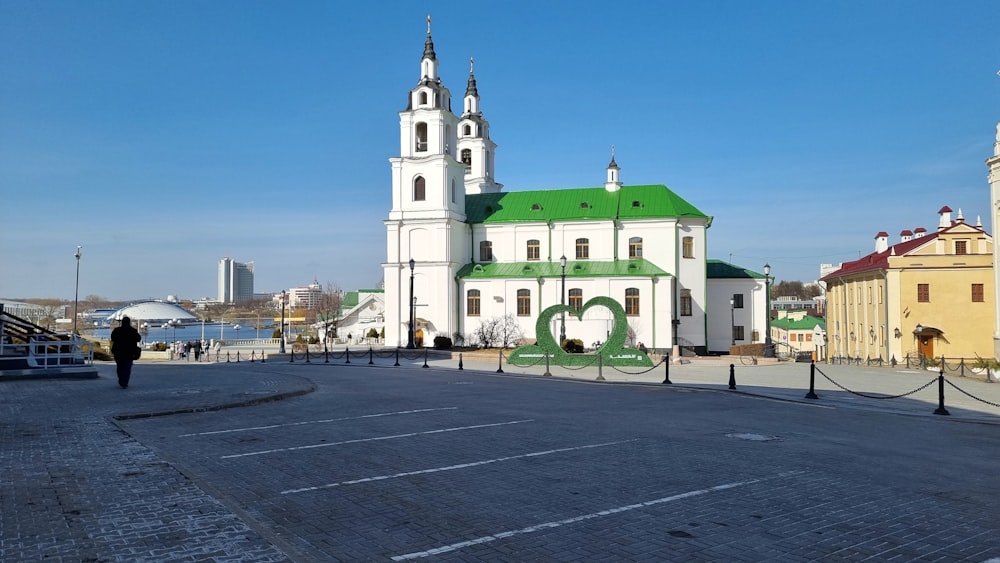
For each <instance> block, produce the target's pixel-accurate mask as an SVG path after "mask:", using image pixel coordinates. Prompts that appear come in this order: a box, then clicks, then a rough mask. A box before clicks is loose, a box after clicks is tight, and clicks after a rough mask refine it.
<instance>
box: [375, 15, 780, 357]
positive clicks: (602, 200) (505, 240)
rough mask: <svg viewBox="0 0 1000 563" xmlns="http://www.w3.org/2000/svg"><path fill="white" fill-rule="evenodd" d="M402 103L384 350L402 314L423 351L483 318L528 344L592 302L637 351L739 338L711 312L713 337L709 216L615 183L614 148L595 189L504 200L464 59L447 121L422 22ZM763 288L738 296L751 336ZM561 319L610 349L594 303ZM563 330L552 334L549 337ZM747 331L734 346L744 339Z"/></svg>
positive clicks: (727, 290) (398, 337) (723, 294)
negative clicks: (605, 304) (544, 323)
mask: <svg viewBox="0 0 1000 563" xmlns="http://www.w3.org/2000/svg"><path fill="white" fill-rule="evenodd" d="M408 100H409V101H408V104H407V107H406V109H405V110H403V111H400V112H399V124H400V138H399V140H400V156H398V157H394V158H390V159H389V160H390V162H391V164H392V209H391V210H390V212H389V217H388V219H386V220H385V226H386V234H387V238H386V243H387V253H386V261H385V262H384V263H383V265H382V267H383V274H384V284H385V285H384V288H385V343H386V345H390V346H392V345H396V346H406V345H407V344H408V336H409V334H408V330H409V323H410V318H411V315H412V317H413V318H414V320H415V326H414V332H415V333H416V339H417V340H418V342H417V344H418V345H419V344H420V342H419V341H420V340H422V341H423V342H422V344H423V345H424V346H429V345H431V342H432V340H433V338H434V337H435V336H438V335H443V336H448V337H450V338H455V336H456V335H461V336H463V337H465V338H466V339H468V338H469V337H470V336H471V335H472V334H473V333H474V332H475V330H476V328H477V327H478V326H479V325H480V322H482V321H484V320H487V319H494V318H500V317H506V316H508V315H511V316H512V317H513V318H515V319H516V320H517V322H518V324H519V326H520V329H521V332H522V334H523V336H524V337H525V338H527V339H534V338H535V336H536V335H535V324H536V320H537V319H538V316H539V313H540V312H541V311H543V310H544V309H546V308H547V307H549V306H552V305H554V304H560V302H563V300H565V303H566V304H567V305H570V306H574V307H576V308H580V307H581V306H582V305H583V304H585V303H586V302H587V300H589V299H590V298H592V297H596V296H608V297H611V298H613V299H615V300H616V301H618V302H619V303H620V304H621V305H622V307H623V308H624V310H625V313H626V316H627V319H628V325H629V326H628V331H629V334H630V336H631V340H632V344H637V343H638V342H642V343H643V344H644V345H645V346H646V347H647V348H650V349H659V350H671V349H672V348H673V347H674V346H678V345H679V346H683V347H686V348H689V349H691V350H694V351H698V352H704V351H706V350H708V349H716V350H718V349H728V346H729V344H730V338H731V337H732V339H733V340H735V335H733V334H731V332H730V330H731V329H732V330H733V332H734V333H735V332H736V331H735V328H734V327H731V326H730V315H729V314H722V311H724V313H730V310H729V309H730V307H725V308H724V309H722V311H720V313H719V314H718V315H716V317H718V318H719V319H720V320H718V321H717V322H716V323H715V324H718V327H715V328H714V329H713V328H712V323H709V322H708V314H707V300H708V297H709V294H710V293H711V290H710V284H709V283H708V280H707V277H708V276H707V275H706V265H707V261H706V257H705V250H706V231H707V229H708V228H709V226H710V225H711V222H712V218H711V217H709V216H707V215H705V214H704V213H702V212H701V211H699V210H698V209H697V208H695V207H694V206H693V205H691V204H690V203H688V202H687V201H685V200H684V199H682V198H681V197H679V196H678V195H677V194H675V193H674V192H672V191H671V190H670V189H668V188H667V187H666V186H663V185H640V186H629V185H623V184H622V182H621V179H620V176H619V171H620V170H619V167H618V165H617V164H616V163H615V158H614V151H613V150H612V156H611V162H610V164H608V166H607V176H606V179H605V182H604V185H603V186H600V187H594V188H582V189H561V190H535V191H515V192H505V191H503V184H500V183H498V182H497V181H496V168H495V157H496V149H497V145H496V143H495V142H494V141H493V140H492V139H491V138H490V124H489V121H487V120H486V118H485V117H484V115H483V113H482V111H481V109H480V98H479V92H478V90H477V88H476V78H475V74H474V68H472V65H471V61H470V69H469V78H468V82H467V85H466V89H465V96H464V97H463V100H462V113H461V115H460V116H456V115H455V113H453V112H452V106H451V93H450V92H449V91H448V89H447V88H446V87H445V86H444V84H443V83H442V81H441V78H440V77H439V76H438V60H437V55H436V54H435V51H434V42H433V40H432V38H431V31H430V20H429V18H428V27H427V39H426V41H425V43H424V52H423V57H422V58H421V60H420V79H419V81H418V82H417V85H416V86H415V87H414V88H413V89H412V90H410V93H409V97H408ZM411 260H412V262H411ZM411 264H412V267H411ZM722 264H725V263H722ZM725 265H726V266H730V265H728V264H725ZM740 271H741V272H743V270H740ZM720 277H727V276H725V275H723V276H720ZM736 277H744V278H753V277H754V276H736ZM759 278H760V276H759V275H758V276H756V279H745V280H743V281H742V284H743V285H742V286H740V291H741V292H742V291H744V290H746V291H749V293H750V295H749V296H748V297H750V300H749V301H750V303H753V305H754V307H753V308H752V309H751V310H748V311H747V312H746V314H747V315H748V316H750V317H753V318H752V319H748V322H746V323H742V324H747V325H750V326H751V327H752V328H753V331H752V332H753V334H754V335H755V336H759V334H760V333H761V332H763V323H764V320H763V319H764V315H765V314H766V313H765V311H766V301H765V297H764V295H763V291H764V284H763V283H762V280H761V279H759ZM719 281H722V280H719ZM731 281H735V280H731ZM411 287H412V292H411ZM732 289H733V286H731V285H725V286H723V287H722V289H721V290H720V291H719V292H718V293H719V299H721V300H722V302H723V303H726V302H727V301H729V303H726V305H730V304H731V301H730V296H733V295H734V293H732V292H731V290H732ZM410 299H412V308H411V306H410V305H411V302H410ZM750 303H748V304H747V307H748V309H749V308H750ZM742 306H743V303H742V298H741V303H740V307H741V308H742ZM734 315H735V313H734ZM562 322H563V323H564V325H562V326H564V327H565V335H566V337H567V338H578V339H580V340H582V341H583V342H584V344H585V345H588V346H589V345H590V344H591V343H594V342H598V341H600V342H603V341H604V340H605V338H606V337H607V335H608V334H609V332H610V330H611V327H612V323H613V320H612V318H611V314H610V311H608V310H607V309H605V308H602V307H594V308H590V309H587V310H586V311H584V312H583V315H582V318H579V319H577V318H576V317H574V316H569V317H567V318H565V320H564V321H562ZM559 323H560V321H559V320H558V319H557V320H555V321H554V322H553V326H552V327H551V329H552V331H553V335H554V336H555V337H557V341H558V335H559V334H560V330H561V328H562V327H561V326H560V324H559ZM733 324H734V325H735V321H733ZM750 332H751V331H747V334H746V335H745V337H742V338H741V339H740V340H741V341H740V343H748V342H751V337H750ZM710 333H712V334H714V340H716V341H717V342H716V344H715V345H714V346H710V342H709V341H710V340H712V339H713V336H712V334H710ZM757 341H758V342H759V341H760V340H759V339H757Z"/></svg>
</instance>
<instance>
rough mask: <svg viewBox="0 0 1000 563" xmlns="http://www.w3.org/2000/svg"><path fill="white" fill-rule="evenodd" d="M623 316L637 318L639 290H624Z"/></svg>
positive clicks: (634, 288) (631, 288) (633, 288)
mask: <svg viewBox="0 0 1000 563" xmlns="http://www.w3.org/2000/svg"><path fill="white" fill-rule="evenodd" d="M625 315H627V316H629V317H638V316H639V288H637V287H630V288H628V289H626V290H625Z"/></svg>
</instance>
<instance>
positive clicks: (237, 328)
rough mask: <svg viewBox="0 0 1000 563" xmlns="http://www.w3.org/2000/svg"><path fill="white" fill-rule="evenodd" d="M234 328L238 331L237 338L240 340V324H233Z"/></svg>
mask: <svg viewBox="0 0 1000 563" xmlns="http://www.w3.org/2000/svg"><path fill="white" fill-rule="evenodd" d="M233 330H235V331H236V340H239V339H240V325H238V324H236V325H233Z"/></svg>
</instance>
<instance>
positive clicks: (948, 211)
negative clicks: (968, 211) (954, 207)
mask: <svg viewBox="0 0 1000 563" xmlns="http://www.w3.org/2000/svg"><path fill="white" fill-rule="evenodd" d="M938 213H951V208H950V207H948V206H947V205H945V206H944V207H942V208H941V211H938Z"/></svg>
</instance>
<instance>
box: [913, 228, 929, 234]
mask: <svg viewBox="0 0 1000 563" xmlns="http://www.w3.org/2000/svg"><path fill="white" fill-rule="evenodd" d="M913 232H915V233H926V232H927V229H925V228H923V227H917V228H916V229H913Z"/></svg>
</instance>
